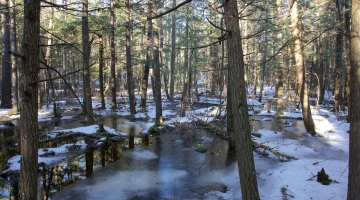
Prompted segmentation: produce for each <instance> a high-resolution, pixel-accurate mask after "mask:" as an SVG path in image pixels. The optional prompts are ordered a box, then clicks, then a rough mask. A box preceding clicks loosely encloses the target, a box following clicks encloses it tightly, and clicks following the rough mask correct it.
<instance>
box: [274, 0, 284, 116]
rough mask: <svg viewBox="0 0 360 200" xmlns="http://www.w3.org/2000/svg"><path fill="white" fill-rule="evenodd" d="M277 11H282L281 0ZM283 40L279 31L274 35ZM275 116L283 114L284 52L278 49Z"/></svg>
mask: <svg viewBox="0 0 360 200" xmlns="http://www.w3.org/2000/svg"><path fill="white" fill-rule="evenodd" d="M276 4H277V5H276V6H277V13H278V14H281V13H282V4H283V1H282V0H277V1H276ZM282 41H283V37H282V32H281V31H279V32H278V34H277V37H276V42H277V43H281V42H282ZM276 97H277V105H276V114H275V116H276V117H280V116H281V115H283V114H284V107H283V98H284V54H283V51H280V52H279V54H278V62H277V71H276Z"/></svg>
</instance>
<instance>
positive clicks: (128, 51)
mask: <svg viewBox="0 0 360 200" xmlns="http://www.w3.org/2000/svg"><path fill="white" fill-rule="evenodd" d="M125 14H126V17H125V18H126V30H125V35H126V71H127V88H128V95H129V104H130V114H131V115H134V114H135V113H136V109H135V94H134V84H133V79H134V75H133V67H132V61H131V32H130V31H131V13H130V1H129V0H126V6H125Z"/></svg>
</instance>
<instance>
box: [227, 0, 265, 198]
mask: <svg viewBox="0 0 360 200" xmlns="http://www.w3.org/2000/svg"><path fill="white" fill-rule="evenodd" d="M224 20H225V25H226V29H227V30H228V31H229V33H228V34H227V37H228V38H227V47H228V67H229V85H231V87H230V88H231V89H230V91H229V93H231V104H232V113H231V114H232V115H233V120H234V123H233V126H234V135H235V148H236V155H237V156H236V157H237V162H238V167H239V175H240V185H241V194H242V199H251V200H257V199H260V196H259V192H258V185H257V180H256V171H255V165H254V156H253V151H252V141H251V128H250V122H249V116H248V106H247V101H246V88H245V70H244V59H243V52H242V43H241V34H240V27H239V18H238V9H237V3H236V0H227V1H225V2H224Z"/></svg>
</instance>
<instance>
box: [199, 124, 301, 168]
mask: <svg viewBox="0 0 360 200" xmlns="http://www.w3.org/2000/svg"><path fill="white" fill-rule="evenodd" d="M196 123H197V124H199V125H201V126H203V127H204V128H207V129H209V130H210V131H212V132H214V133H216V134H218V135H220V136H222V137H223V138H224V139H227V132H226V131H223V130H222V129H220V128H219V127H217V126H215V125H213V124H210V123H207V122H204V121H202V120H198V121H196ZM252 135H254V136H256V137H259V133H254V134H253V133H252ZM252 142H253V146H255V147H256V148H262V149H264V150H265V151H269V152H271V153H273V154H274V155H275V156H276V157H278V158H279V159H280V160H281V161H287V160H291V159H293V160H298V158H296V157H294V156H290V155H287V154H284V153H280V152H278V151H276V150H275V149H274V148H271V147H269V146H266V145H264V144H260V143H258V142H255V141H253V140H252Z"/></svg>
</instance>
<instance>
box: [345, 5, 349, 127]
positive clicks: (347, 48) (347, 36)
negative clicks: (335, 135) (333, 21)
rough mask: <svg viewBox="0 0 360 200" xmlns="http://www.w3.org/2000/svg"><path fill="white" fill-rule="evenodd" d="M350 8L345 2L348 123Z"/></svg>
mask: <svg viewBox="0 0 360 200" xmlns="http://www.w3.org/2000/svg"><path fill="white" fill-rule="evenodd" d="M350 6H351V1H350V0H345V53H346V54H345V55H346V56H345V57H346V84H345V95H344V100H345V101H347V107H348V119H347V120H348V121H350V119H349V117H350V116H351V109H350V108H351V101H350V95H351V93H350V83H351V61H350V57H351V45H350V23H351V21H350V18H351V13H350Z"/></svg>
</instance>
